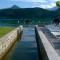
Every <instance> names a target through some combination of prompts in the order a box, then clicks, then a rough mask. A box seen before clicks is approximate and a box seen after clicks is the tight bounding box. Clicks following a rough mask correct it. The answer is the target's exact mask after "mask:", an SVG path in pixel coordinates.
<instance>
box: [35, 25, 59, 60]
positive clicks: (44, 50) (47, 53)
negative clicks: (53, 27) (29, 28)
mask: <svg viewBox="0 0 60 60" xmlns="http://www.w3.org/2000/svg"><path fill="white" fill-rule="evenodd" d="M35 33H36V41H37V44H38V49H39V53H41V55H42V58H43V60H60V55H59V54H60V53H59V49H58V48H57V45H58V42H59V39H57V38H56V37H55V36H54V35H53V34H52V33H51V32H50V31H49V30H48V29H47V28H45V27H38V26H36V27H35ZM56 44H57V45H56Z"/></svg>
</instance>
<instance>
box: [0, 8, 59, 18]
mask: <svg viewBox="0 0 60 60" xmlns="http://www.w3.org/2000/svg"><path fill="white" fill-rule="evenodd" d="M58 14H59V12H58ZM56 15H57V13H55V12H52V11H49V10H45V9H42V8H37V7H36V8H16V7H15V8H12V7H11V8H7V9H0V18H13V19H17V18H18V19H21V18H23V19H24V18H28V19H29V18H30V19H33V18H35V19H37V18H39V19H41V18H44V19H45V18H52V17H54V16H56Z"/></svg>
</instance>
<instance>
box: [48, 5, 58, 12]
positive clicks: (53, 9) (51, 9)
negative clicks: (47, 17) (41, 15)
mask: <svg viewBox="0 0 60 60" xmlns="http://www.w3.org/2000/svg"><path fill="white" fill-rule="evenodd" d="M57 9H58V7H56V6H55V7H53V8H49V9H48V10H50V11H55V10H57Z"/></svg>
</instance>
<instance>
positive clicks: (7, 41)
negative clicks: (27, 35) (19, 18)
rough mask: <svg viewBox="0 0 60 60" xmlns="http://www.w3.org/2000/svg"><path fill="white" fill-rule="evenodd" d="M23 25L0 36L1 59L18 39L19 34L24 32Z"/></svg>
mask: <svg viewBox="0 0 60 60" xmlns="http://www.w3.org/2000/svg"><path fill="white" fill-rule="evenodd" d="M22 28H23V27H18V28H16V29H14V30H13V31H11V32H10V33H8V34H6V35H5V36H3V37H2V38H0V60H1V59H2V57H3V56H4V55H5V54H6V52H7V51H8V50H9V48H10V47H11V46H12V45H13V43H14V42H15V41H16V40H17V37H18V35H19V34H20V33H21V32H22Z"/></svg>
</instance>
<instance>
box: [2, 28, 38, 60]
mask: <svg viewBox="0 0 60 60" xmlns="http://www.w3.org/2000/svg"><path fill="white" fill-rule="evenodd" d="M2 60H39V56H38V51H37V43H36V39H35V31H34V28H33V27H24V30H23V34H22V35H21V36H19V38H18V40H17V41H16V42H15V43H14V44H13V46H12V47H11V48H10V50H9V51H8V52H7V53H6V55H5V56H4V57H3V59H2Z"/></svg>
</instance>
